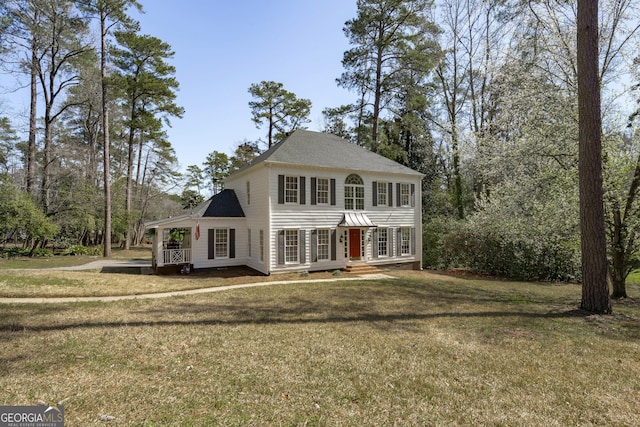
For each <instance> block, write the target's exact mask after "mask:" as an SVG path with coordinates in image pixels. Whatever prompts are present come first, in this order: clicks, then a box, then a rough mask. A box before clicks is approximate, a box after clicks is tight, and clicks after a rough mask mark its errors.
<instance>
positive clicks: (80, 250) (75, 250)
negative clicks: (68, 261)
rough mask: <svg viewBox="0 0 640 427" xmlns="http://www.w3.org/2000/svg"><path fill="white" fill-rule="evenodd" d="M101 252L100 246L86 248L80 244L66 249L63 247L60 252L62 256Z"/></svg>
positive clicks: (97, 253)
mask: <svg viewBox="0 0 640 427" xmlns="http://www.w3.org/2000/svg"><path fill="white" fill-rule="evenodd" d="M101 254H102V248H99V247H93V248H88V247H86V246H82V245H74V246H70V247H68V248H67V249H65V250H64V252H62V255H64V256H78V255H101Z"/></svg>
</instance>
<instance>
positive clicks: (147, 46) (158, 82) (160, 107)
mask: <svg viewBox="0 0 640 427" xmlns="http://www.w3.org/2000/svg"><path fill="white" fill-rule="evenodd" d="M115 37H116V40H117V42H118V43H119V44H120V46H121V47H120V48H113V49H112V52H111V53H112V55H113V58H114V59H113V62H114V64H115V65H116V67H117V72H116V73H115V75H114V77H113V80H112V82H113V85H114V88H117V89H118V90H120V91H121V92H120V93H121V97H122V99H123V101H124V103H125V105H126V107H127V108H128V110H129V114H128V127H129V131H128V134H129V137H128V143H127V147H128V153H127V187H126V197H125V211H126V213H127V216H128V217H129V218H130V217H131V210H132V196H133V175H134V159H135V157H136V156H135V147H136V142H138V148H139V150H138V151H140V145H141V144H142V141H143V138H144V135H145V133H147V134H149V133H154V132H157V131H158V129H159V127H160V121H159V119H158V115H161V116H164V117H165V120H166V119H167V117H169V116H174V117H181V116H182V114H183V109H182V108H181V107H179V106H178V105H176V104H175V98H176V93H175V92H176V90H177V89H178V86H179V84H178V81H177V80H176V79H175V77H173V75H174V74H175V67H173V66H172V65H170V64H168V63H167V60H169V59H171V58H172V57H173V55H174V53H173V51H171V47H170V46H169V45H168V44H167V43H165V42H163V41H161V40H160V39H158V38H156V37H152V36H148V35H138V34H135V33H133V32H126V31H119V32H116V33H115ZM136 135H138V137H139V140H138V141H136ZM138 170H139V168H138ZM130 237H131V236H130V232H129V231H127V233H125V241H124V247H125V249H128V248H129V247H130V245H131V239H130Z"/></svg>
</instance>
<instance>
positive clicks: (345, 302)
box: [0, 280, 640, 341]
mask: <svg viewBox="0 0 640 427" xmlns="http://www.w3.org/2000/svg"><path fill="white" fill-rule="evenodd" d="M282 286H288V287H289V288H286V292H285V291H284V289H283V288H280V289H279V290H277V289H276V290H275V291H276V292H275V293H272V292H271V291H272V290H271V289H270V290H266V288H265V289H264V290H265V291H264V292H255V291H252V290H248V289H245V290H244V291H243V292H242V293H238V294H230V295H225V296H224V297H222V298H218V297H213V296H211V295H209V296H190V297H180V298H172V299H167V300H163V301H157V300H156V301H153V302H149V303H148V304H147V303H146V302H143V301H129V302H127V303H123V305H124V306H118V310H120V312H121V314H122V317H123V320H117V319H114V320H108V321H101V320H100V319H103V318H107V319H108V318H109V310H108V307H110V306H109V305H108V304H104V303H92V304H91V305H90V306H87V305H85V304H60V305H51V306H50V305H47V306H38V307H37V308H34V307H33V306H30V307H29V306H24V307H12V308H11V310H9V311H6V312H5V313H3V314H2V315H0V341H4V340H7V339H12V338H11V337H10V336H11V335H13V333H15V332H18V331H25V332H47V331H64V330H74V329H99V328H122V327H155V326H161V327H162V326H242V325H304V324H332V323H344V324H355V323H368V324H370V325H372V326H373V327H376V328H380V329H388V330H392V329H398V328H402V327H403V326H406V328H407V330H408V329H415V328H413V327H410V325H409V323H412V322H414V323H415V322H419V321H429V320H440V319H451V320H456V319H485V320H487V321H488V325H489V326H491V324H492V323H495V325H504V324H505V323H507V321H506V320H505V319H512V321H510V323H513V324H520V325H522V324H524V325H525V327H526V324H527V323H528V322H536V321H538V320H553V319H569V318H584V319H594V317H593V316H591V315H590V313H588V312H586V311H582V310H579V309H577V308H575V307H576V306H577V303H576V302H575V301H568V300H558V299H555V300H554V299H552V298H551V299H550V298H548V297H542V296H539V295H536V294H533V297H531V296H529V295H524V296H523V295H516V296H513V295H511V294H509V293H508V292H507V293H504V292H503V293H496V292H495V290H488V289H481V288H480V289H477V288H473V289H469V288H456V287H455V286H454V287H451V286H449V287H447V286H444V287H443V286H442V285H438V284H427V285H425V284H424V283H422V284H418V283H416V282H413V281H398V280H377V281H369V282H366V283H365V282H333V283H327V284H323V285H321V287H309V286H306V285H303V284H302V285H282ZM94 309H98V310H105V312H104V313H100V315H98V316H96V313H95V312H93V310H94ZM35 310H37V312H36V314H37V316H38V319H36V320H34V319H33V317H32V316H30V314H31V315H32V314H33V313H34V312H35ZM65 310H69V311H70V312H73V313H74V314H76V315H75V316H73V317H74V318H75V319H78V320H75V321H68V320H66V319H59V316H58V319H56V318H55V317H54V315H56V314H59V312H60V311H65ZM83 311H85V312H86V315H85V313H83ZM77 314H80V315H79V316H78V315H77ZM89 317H91V320H90V319H89ZM598 318H600V317H598ZM94 319H98V320H94ZM124 319H126V320H124ZM490 319H495V322H491V321H490ZM608 319H609V320H605V321H589V322H587V323H589V324H592V325H600V324H602V323H603V322H605V323H609V324H611V325H613V326H612V327H615V325H617V324H620V325H622V326H623V330H622V331H620V330H619V331H617V332H615V333H613V334H612V335H613V336H614V337H615V336H620V337H621V338H625V339H628V338H629V337H640V324H639V322H637V321H636V319H635V318H634V317H632V316H629V315H626V316H625V315H618V316H615V317H609V318H608ZM47 322H50V323H47ZM418 329H419V328H418Z"/></svg>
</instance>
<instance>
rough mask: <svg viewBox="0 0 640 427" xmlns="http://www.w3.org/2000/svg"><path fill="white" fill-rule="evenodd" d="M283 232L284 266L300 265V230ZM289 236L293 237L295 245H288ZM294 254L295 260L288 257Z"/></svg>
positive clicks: (291, 229) (294, 229)
mask: <svg viewBox="0 0 640 427" xmlns="http://www.w3.org/2000/svg"><path fill="white" fill-rule="evenodd" d="M283 231H284V263H285V265H291V264H300V230H299V229H297V228H285V229H284V230H283ZM290 236H295V244H288V242H289V237H290ZM293 249H295V250H293ZM294 254H295V259H294V258H293V257H290V255H294Z"/></svg>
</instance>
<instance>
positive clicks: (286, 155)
mask: <svg viewBox="0 0 640 427" xmlns="http://www.w3.org/2000/svg"><path fill="white" fill-rule="evenodd" d="M262 162H270V163H288V164H296V165H304V166H320V167H327V168H337V169H347V170H361V171H374V172H384V173H400V174H410V175H422V174H421V173H420V172H417V171H414V170H413V169H410V168H408V167H406V166H403V165H401V164H400V163H396V162H394V161H393V160H390V159H387V158H386V157H383V156H381V155H379V154H376V153H373V152H371V151H369V150H367V149H365V148H362V147H360V146H358V145H356V144H353V143H351V142H349V141H347V140H345V139H342V138H340V137H338V136H335V135H332V134H328V133H323V132H312V131H308V130H301V129H298V130H295V131H294V132H293V133H292V134H291V135H289V136H288V137H287V138H285V139H284V140H283V141H282V142H280V143H278V144H276V145H274V146H273V147H271V148H270V149H269V150H267V151H265V152H264V153H262V154H261V155H260V156H258V157H256V158H255V159H254V160H253V161H252V162H251V163H250V164H249V165H247V166H246V167H245V168H242V169H241V170H245V169H247V168H250V167H252V166H255V165H257V164H259V163H262Z"/></svg>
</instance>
